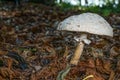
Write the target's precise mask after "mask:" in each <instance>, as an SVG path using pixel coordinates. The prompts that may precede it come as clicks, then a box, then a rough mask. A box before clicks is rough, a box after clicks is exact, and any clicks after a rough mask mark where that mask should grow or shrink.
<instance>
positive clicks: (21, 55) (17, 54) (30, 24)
mask: <svg viewBox="0 0 120 80" xmlns="http://www.w3.org/2000/svg"><path fill="white" fill-rule="evenodd" d="M80 13H81V11H73V10H71V11H67V12H63V11H61V10H60V9H58V8H56V7H47V6H44V5H42V4H41V5H40V4H26V5H24V7H22V8H20V9H19V10H18V9H17V10H16V9H11V8H9V7H7V8H6V6H2V7H1V8H0V16H1V19H0V80H6V79H8V80H16V79H17V80H56V79H58V80H63V79H65V80H119V79H120V28H119V21H120V20H119V19H118V18H117V17H120V16H119V15H118V14H117V15H115V14H111V15H110V16H108V18H107V20H108V21H109V23H111V25H114V26H113V28H114V37H113V38H107V37H101V36H89V37H91V40H92V43H91V44H90V45H89V46H88V45H86V46H85V49H84V52H83V55H82V57H81V59H80V62H79V64H78V65H77V66H70V67H67V65H68V64H69V61H70V59H71V56H72V55H73V53H74V50H75V47H76V45H77V44H76V42H75V41H74V40H73V34H77V33H69V32H63V33H61V32H59V31H57V30H56V27H57V24H58V23H59V22H60V21H62V20H63V19H65V18H66V17H69V16H71V15H75V14H80ZM115 20H117V21H115ZM113 21H114V22H113ZM116 25H117V27H116Z"/></svg>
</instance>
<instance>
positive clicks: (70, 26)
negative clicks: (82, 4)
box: [57, 13, 113, 65]
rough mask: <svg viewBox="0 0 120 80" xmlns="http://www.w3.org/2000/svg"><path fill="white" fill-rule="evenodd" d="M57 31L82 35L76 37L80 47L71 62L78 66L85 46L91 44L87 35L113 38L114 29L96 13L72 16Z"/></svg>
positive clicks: (60, 24)
mask: <svg viewBox="0 0 120 80" xmlns="http://www.w3.org/2000/svg"><path fill="white" fill-rule="evenodd" d="M57 30H60V31H61V30H62V31H71V32H80V33H81V34H80V36H75V37H74V39H75V40H76V41H77V42H78V45H77V48H76V50H75V53H74V55H73V57H72V59H71V61H70V64H73V65H77V64H78V61H79V58H80V56H81V54H82V52H83V48H84V45H85V44H88V45H89V44H90V43H91V41H90V40H89V39H88V38H87V34H92V35H93V34H94V35H103V36H109V37H113V29H112V27H111V26H110V24H109V23H108V22H107V21H106V20H105V19H104V18H103V17H101V16H99V15H98V14H95V13H82V14H80V15H74V16H70V17H68V18H66V19H65V20H63V21H62V22H60V23H59V24H58V27H57Z"/></svg>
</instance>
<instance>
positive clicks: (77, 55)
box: [70, 41, 84, 65]
mask: <svg viewBox="0 0 120 80" xmlns="http://www.w3.org/2000/svg"><path fill="white" fill-rule="evenodd" d="M83 48H84V43H83V42H82V41H80V42H79V44H78V45H77V48H76V50H75V53H74V55H73V57H72V59H71V61H70V64H72V65H77V64H78V61H79V59H80V56H81V54H82V52H83Z"/></svg>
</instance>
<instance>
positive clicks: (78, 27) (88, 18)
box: [57, 13, 113, 37]
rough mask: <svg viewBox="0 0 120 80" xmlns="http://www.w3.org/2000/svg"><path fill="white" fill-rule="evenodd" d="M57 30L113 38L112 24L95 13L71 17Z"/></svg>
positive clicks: (60, 24) (59, 25)
mask: <svg viewBox="0 0 120 80" xmlns="http://www.w3.org/2000/svg"><path fill="white" fill-rule="evenodd" d="M57 30H64V31H74V32H85V33H86V32H87V33H91V34H97V35H105V36H110V37H113V29H112V27H111V26H110V24H109V23H108V22H107V21H106V20H105V19H104V18H103V17H101V16H99V15H98V14H95V13H82V14H80V15H74V16H70V17H68V18H66V19H65V20H63V21H62V22H60V23H59V24H58V27H57Z"/></svg>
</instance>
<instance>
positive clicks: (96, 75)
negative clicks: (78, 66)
mask: <svg viewBox="0 0 120 80" xmlns="http://www.w3.org/2000/svg"><path fill="white" fill-rule="evenodd" d="M86 75H93V77H92V78H91V79H89V80H105V79H104V78H103V77H102V76H101V74H99V73H98V72H96V70H95V69H90V68H87V70H86Z"/></svg>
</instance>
